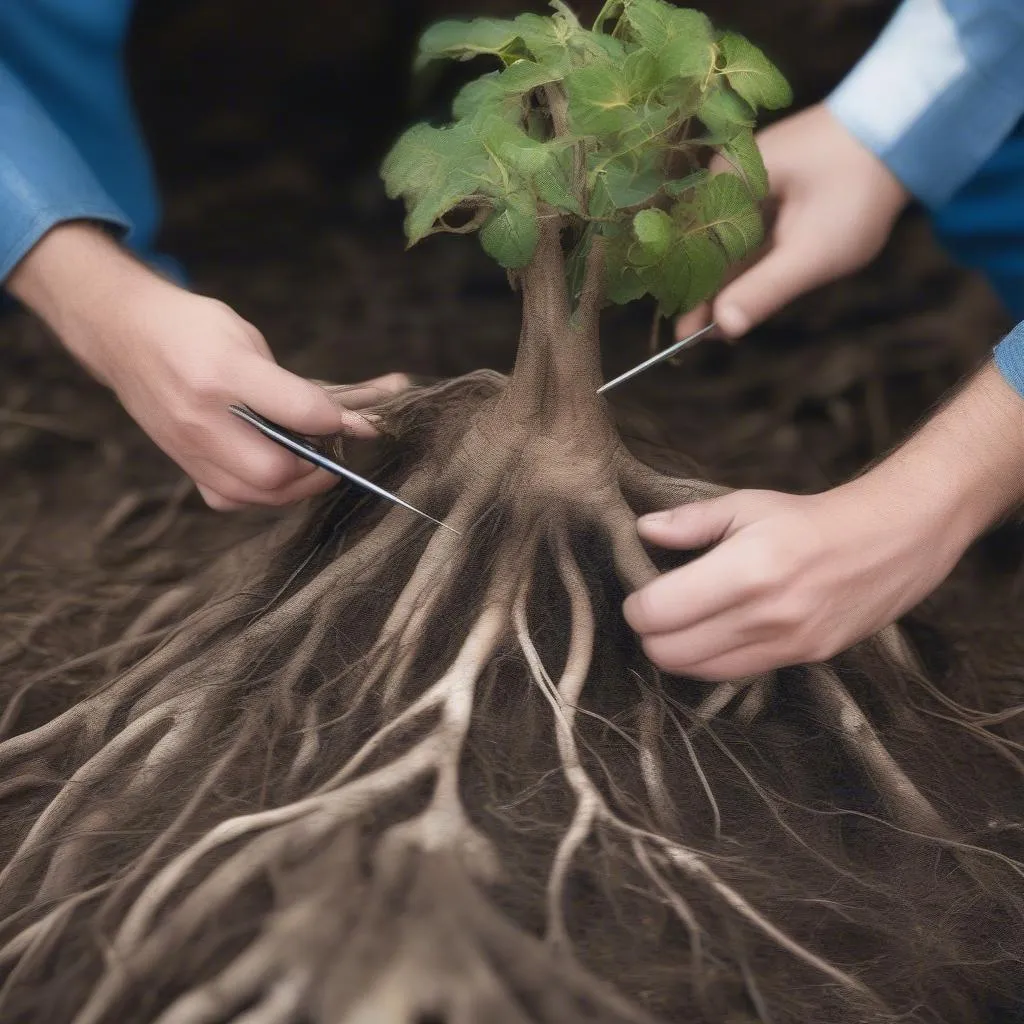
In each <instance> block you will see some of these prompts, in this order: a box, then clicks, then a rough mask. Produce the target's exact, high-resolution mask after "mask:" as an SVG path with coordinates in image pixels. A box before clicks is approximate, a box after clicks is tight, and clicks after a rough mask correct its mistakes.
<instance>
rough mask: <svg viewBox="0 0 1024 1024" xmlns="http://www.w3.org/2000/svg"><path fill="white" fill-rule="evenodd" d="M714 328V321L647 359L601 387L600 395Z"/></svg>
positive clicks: (598, 390) (668, 357)
mask: <svg viewBox="0 0 1024 1024" xmlns="http://www.w3.org/2000/svg"><path fill="white" fill-rule="evenodd" d="M714 326H715V322H714V320H712V321H711V323H709V324H708V325H707V327H702V328H701V329H700V330H699V331H695V332H694V333H693V334H691V335H690V336H689V337H688V338H683V340H682V341H677V342H676V343H675V344H674V345H669V347H668V348H666V349H664V350H663V351H662V352H659V353H658V354H657V355H653V356H651V358H650V359H645V360H644V361H643V362H642V363H641V364H640V365H639V366H634V367H633V369H632V370H627V371H626V372H625V373H623V374H620V375H619V376H618V377H616V378H615V379H614V380H610V381H608V383H607V384H602V385H601V387H599V388H598V389H597V393H598V394H599V395H603V394H604V393H605V392H606V391H611V389H612V388H614V387H616V386H617V385H619V384H624V383H625V382H626V381H627V380H630V379H632V378H633V377H635V376H636V375H637V374H638V373H643V372H644V370H646V369H649V368H650V367H652V366H654V365H655V364H657V363H660V362H661V361H662V360H663V359H670V358H671V357H672V356H674V355H675V354H676V353H677V352H678V351H679V350H680V349H681V348H685V347H686V346H687V345H689V344H690V342H691V341H696V340H697V339H698V338H700V337H703V336H704V335H705V334H707V333H708V331H710V330H711V328H712V327H714Z"/></svg>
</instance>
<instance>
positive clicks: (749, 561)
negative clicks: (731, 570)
mask: <svg viewBox="0 0 1024 1024" xmlns="http://www.w3.org/2000/svg"><path fill="white" fill-rule="evenodd" d="M785 569H786V566H785V562H784V560H783V559H782V557H781V556H780V554H779V552H777V551H776V550H775V549H774V548H771V547H764V546H759V547H757V548H754V549H752V550H751V551H750V552H748V554H747V557H746V559H745V561H744V563H743V570H742V585H743V587H744V589H745V590H746V592H748V593H753V594H766V593H770V592H772V591H773V590H774V589H775V588H776V587H777V586H778V585H779V583H780V582H781V580H782V579H783V577H784V575H785Z"/></svg>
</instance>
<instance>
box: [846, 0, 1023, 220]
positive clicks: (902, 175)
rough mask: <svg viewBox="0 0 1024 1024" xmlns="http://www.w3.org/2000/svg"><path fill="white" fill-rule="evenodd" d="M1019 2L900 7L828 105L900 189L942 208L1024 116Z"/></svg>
mask: <svg viewBox="0 0 1024 1024" xmlns="http://www.w3.org/2000/svg"><path fill="white" fill-rule="evenodd" d="M1022 53H1024V3H1021V4H1018V2H1017V0H1012V2H1011V0H945V2H942V0H904V2H903V3H902V4H901V5H900V7H899V9H898V10H897V12H896V14H895V15H894V17H893V18H892V20H891V21H890V22H889V24H888V25H887V26H886V28H885V30H884V32H883V33H882V35H881V36H879V38H878V40H877V41H876V42H875V44H874V46H872V47H871V49H870V50H869V51H868V52H867V53H866V54H865V55H864V57H863V58H862V59H861V61H860V62H859V63H858V64H857V66H856V67H855V68H854V69H853V70H852V71H851V72H850V74H849V75H847V77H846V78H845V79H844V80H843V81H842V82H841V83H840V85H839V86H838V88H837V89H836V90H835V91H834V92H833V93H832V95H831V96H830V97H829V98H828V100H827V101H826V104H827V106H828V108H829V110H830V111H831V112H832V114H833V115H834V116H835V117H836V118H837V119H838V120H839V121H840V122H841V123H842V124H843V125H844V126H845V127H846V129H847V130H848V131H849V132H850V133H851V134H852V135H853V136H854V137H855V138H857V139H858V140H860V142H862V143H863V144H864V145H865V146H866V147H867V148H868V149H869V150H871V152H873V153H874V154H875V155H876V156H878V157H879V158H880V159H881V160H882V161H883V162H884V163H885V164H886V166H887V167H888V168H889V169H890V170H891V171H892V172H893V174H895V175H896V177H897V178H899V179H900V181H901V182H902V183H903V184H904V185H905V186H906V188H907V189H908V190H909V191H910V192H911V193H912V194H913V195H914V196H916V197H917V198H918V199H919V200H921V201H922V202H923V203H925V204H926V205H927V206H930V207H937V206H941V205H943V204H944V203H946V202H947V201H948V200H949V199H950V197H951V196H952V195H953V194H954V193H955V192H956V191H957V190H958V189H959V188H960V187H961V186H962V185H963V184H965V183H966V182H967V181H968V180H969V179H970V178H971V177H972V176H973V174H974V173H975V171H977V170H978V168H979V167H980V166H981V165H982V164H983V163H984V162H985V160H987V159H988V157H989V156H991V155H992V153H993V152H995V150H996V149H997V148H998V147H999V144H1000V143H1001V142H1002V141H1003V140H1004V139H1005V138H1006V137H1007V135H1009V134H1010V132H1011V131H1012V130H1013V128H1014V126H1015V125H1016V124H1017V122H1018V121H1019V120H1020V118H1021V115H1022V114H1024V59H1022V57H1021V54H1022Z"/></svg>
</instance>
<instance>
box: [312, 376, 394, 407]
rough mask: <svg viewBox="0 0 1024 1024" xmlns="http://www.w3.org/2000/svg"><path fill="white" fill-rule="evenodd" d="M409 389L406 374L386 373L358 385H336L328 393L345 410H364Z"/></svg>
mask: <svg viewBox="0 0 1024 1024" xmlns="http://www.w3.org/2000/svg"><path fill="white" fill-rule="evenodd" d="M410 387H412V380H411V379H410V377H409V375H408V374H405V373H387V374H385V375H384V376H383V377H375V378H373V380H365V381H362V382H360V383H358V384H337V385H334V386H332V387H331V388H329V389H328V391H329V394H330V395H331V396H332V397H334V398H336V399H337V400H338V401H340V402H341V404H342V405H343V406H345V408H346V409H366V408H368V407H370V406H374V405H380V404H381V403H382V402H386V401H387V400H388V399H389V398H394V397H395V395H400V394H401V393H402V392H403V391H407V390H408V389H409V388H410Z"/></svg>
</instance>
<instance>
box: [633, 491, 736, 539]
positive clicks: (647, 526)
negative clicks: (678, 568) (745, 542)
mask: <svg viewBox="0 0 1024 1024" xmlns="http://www.w3.org/2000/svg"><path fill="white" fill-rule="evenodd" d="M735 506H736V502H735V500H733V496H732V495H726V496H725V497H722V498H712V499H711V500H709V501H695V502H693V503H692V504H689V505H679V506H678V507H676V508H671V509H669V510H668V511H667V512H653V513H651V514H650V515H647V516H642V517H641V518H640V519H638V520H637V524H636V528H637V531H638V532H639V534H640V536H641V537H643V539H644V540H646V541H649V542H650V543H651V544H657V545H658V547H660V548H673V549H677V550H693V549H695V548H706V547H708V546H709V545H711V544H715V543H717V542H718V541H720V540H721V539H722V538H723V537H725V536H726V534H727V533H728V532H729V530H730V529H731V528H732V525H733V522H734V520H735V517H736V507H735Z"/></svg>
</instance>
